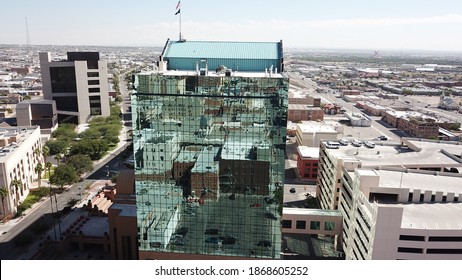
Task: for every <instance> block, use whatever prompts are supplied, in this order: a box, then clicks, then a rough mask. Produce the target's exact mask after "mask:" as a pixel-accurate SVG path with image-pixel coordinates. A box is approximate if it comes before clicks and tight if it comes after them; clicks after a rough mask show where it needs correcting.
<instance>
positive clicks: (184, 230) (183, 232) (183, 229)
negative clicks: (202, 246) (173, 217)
mask: <svg viewBox="0 0 462 280" xmlns="http://www.w3.org/2000/svg"><path fill="white" fill-rule="evenodd" d="M186 233H188V228H187V227H180V228H179V229H177V231H176V232H175V234H179V235H183V236H185V235H186Z"/></svg>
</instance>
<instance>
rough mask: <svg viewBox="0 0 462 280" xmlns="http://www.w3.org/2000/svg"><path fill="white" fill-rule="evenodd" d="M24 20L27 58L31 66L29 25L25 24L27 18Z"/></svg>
mask: <svg viewBox="0 0 462 280" xmlns="http://www.w3.org/2000/svg"><path fill="white" fill-rule="evenodd" d="M25 19H26V44H27V52H28V54H27V56H28V57H29V56H30V57H29V58H30V60H31V61H30V62H31V64H32V56H31V55H30V37H29V24H27V17H25Z"/></svg>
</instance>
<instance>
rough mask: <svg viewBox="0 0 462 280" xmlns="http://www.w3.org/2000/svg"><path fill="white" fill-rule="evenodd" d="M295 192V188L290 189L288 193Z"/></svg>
mask: <svg viewBox="0 0 462 280" xmlns="http://www.w3.org/2000/svg"><path fill="white" fill-rule="evenodd" d="M296 191H297V190H295V188H290V190H289V192H290V193H295V192H296Z"/></svg>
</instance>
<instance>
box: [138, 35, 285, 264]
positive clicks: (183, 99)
mask: <svg viewBox="0 0 462 280" xmlns="http://www.w3.org/2000/svg"><path fill="white" fill-rule="evenodd" d="M282 60H283V58H282V43H281V42H278V43H252V42H249V43H246V42H196V41H191V42H189V41H179V42H176V41H167V43H166V46H165V48H164V51H163V53H162V55H161V59H160V62H159V70H158V71H156V72H150V73H141V74H137V75H136V76H135V88H136V93H134V94H133V95H132V108H133V109H132V114H133V120H134V124H133V125H134V157H135V174H136V180H135V190H136V196H137V207H138V208H137V219H138V229H139V240H138V243H139V258H140V259H247V258H267V259H278V258H280V251H281V215H282V193H283V182H284V150H285V136H286V125H287V106H288V102H287V96H288V88H289V85H288V78H287V77H286V76H285V75H284V74H283V73H282V70H283V62H282ZM276 193H277V194H279V195H278V196H277V197H279V198H280V199H274V200H271V201H270V200H268V197H274V196H275V194H276ZM265 198H266V199H265ZM268 201H269V202H268ZM265 213H270V214H271V215H272V216H271V217H275V219H270V218H265Z"/></svg>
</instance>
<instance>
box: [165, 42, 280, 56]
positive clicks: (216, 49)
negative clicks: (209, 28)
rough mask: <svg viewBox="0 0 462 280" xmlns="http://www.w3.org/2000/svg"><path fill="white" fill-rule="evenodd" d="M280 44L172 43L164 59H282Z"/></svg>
mask: <svg viewBox="0 0 462 280" xmlns="http://www.w3.org/2000/svg"><path fill="white" fill-rule="evenodd" d="M279 45H280V43H279V42H277V43H269V42H213V41H184V42H181V41H175V42H170V44H169V46H168V47H167V49H166V52H165V54H164V58H169V57H183V58H186V57H187V58H235V59H280V58H281V57H280V53H279V48H280V47H279Z"/></svg>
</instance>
